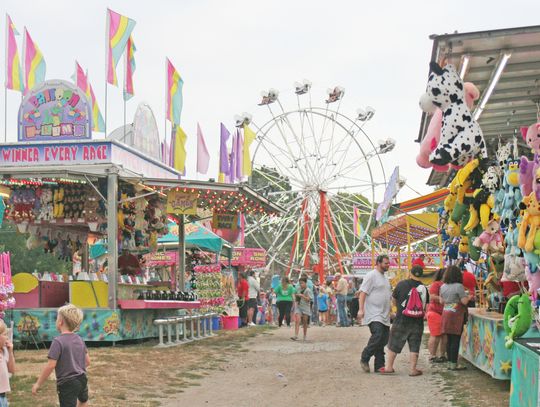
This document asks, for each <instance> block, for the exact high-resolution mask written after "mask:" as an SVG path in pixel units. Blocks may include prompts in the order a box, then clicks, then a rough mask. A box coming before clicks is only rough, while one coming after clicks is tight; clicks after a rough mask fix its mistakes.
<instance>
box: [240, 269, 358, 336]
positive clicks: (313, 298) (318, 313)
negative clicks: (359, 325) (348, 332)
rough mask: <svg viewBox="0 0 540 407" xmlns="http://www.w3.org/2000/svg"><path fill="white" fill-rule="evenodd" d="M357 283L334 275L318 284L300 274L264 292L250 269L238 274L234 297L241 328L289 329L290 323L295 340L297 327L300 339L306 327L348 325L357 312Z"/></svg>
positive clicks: (352, 321) (286, 278)
mask: <svg viewBox="0 0 540 407" xmlns="http://www.w3.org/2000/svg"><path fill="white" fill-rule="evenodd" d="M360 283H361V280H359V279H350V280H347V279H346V278H345V277H344V276H342V275H341V274H340V273H337V274H336V275H334V276H333V277H332V278H331V280H329V281H327V282H325V283H324V282H323V283H322V284H319V282H318V281H316V282H313V280H312V279H311V278H309V276H308V275H306V274H302V275H301V276H300V278H299V280H298V283H297V284H293V283H292V282H291V280H290V279H289V278H288V277H286V276H285V277H283V278H282V279H281V281H280V283H279V284H278V285H277V286H275V287H272V288H270V289H269V290H268V291H267V292H265V291H263V290H261V287H260V284H259V282H258V281H257V279H256V278H255V273H254V271H253V270H249V271H247V272H240V273H239V274H238V285H237V294H238V298H239V300H238V307H239V317H240V320H241V326H255V325H256V324H257V323H270V324H275V325H278V326H279V327H282V326H288V327H290V326H291V324H292V323H294V326H295V335H294V336H293V337H292V338H291V339H293V340H297V339H298V332H299V327H300V325H301V326H303V327H304V339H305V337H306V330H307V326H309V325H310V324H316V325H319V326H327V325H336V326H338V327H348V326H352V325H354V323H355V321H356V314H357V312H358V309H359V302H358V301H359V298H358V297H359V295H360V291H359V287H360ZM308 298H309V299H308Z"/></svg>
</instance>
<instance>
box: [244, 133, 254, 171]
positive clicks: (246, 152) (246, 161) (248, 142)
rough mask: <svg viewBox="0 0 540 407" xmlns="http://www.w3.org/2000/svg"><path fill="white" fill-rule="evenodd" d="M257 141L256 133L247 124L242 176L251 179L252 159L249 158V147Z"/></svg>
mask: <svg viewBox="0 0 540 407" xmlns="http://www.w3.org/2000/svg"><path fill="white" fill-rule="evenodd" d="M254 140H255V133H254V132H253V130H251V129H250V128H249V127H248V126H247V124H244V151H243V152H244V154H243V157H242V175H244V176H245V177H249V176H250V175H251V158H250V156H249V146H251V143H253V141H254Z"/></svg>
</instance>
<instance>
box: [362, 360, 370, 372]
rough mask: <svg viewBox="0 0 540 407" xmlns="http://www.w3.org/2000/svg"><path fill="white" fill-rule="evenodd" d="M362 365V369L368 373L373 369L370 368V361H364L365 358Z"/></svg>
mask: <svg viewBox="0 0 540 407" xmlns="http://www.w3.org/2000/svg"><path fill="white" fill-rule="evenodd" d="M360 367H361V368H362V370H363V371H364V372H366V373H369V372H370V371H371V369H370V368H369V363H368V362H364V361H363V360H361V361H360Z"/></svg>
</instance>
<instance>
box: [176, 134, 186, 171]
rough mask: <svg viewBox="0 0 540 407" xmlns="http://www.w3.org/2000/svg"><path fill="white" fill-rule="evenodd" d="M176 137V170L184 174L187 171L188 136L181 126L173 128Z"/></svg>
mask: <svg viewBox="0 0 540 407" xmlns="http://www.w3.org/2000/svg"><path fill="white" fill-rule="evenodd" d="M173 132H174V134H173V137H174V157H173V159H174V166H173V167H174V169H175V170H177V171H178V172H181V173H182V174H184V173H185V171H186V140H187V135H186V133H185V132H184V130H182V128H181V127H180V126H179V125H176V126H174V128H173Z"/></svg>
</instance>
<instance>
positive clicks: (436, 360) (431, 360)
mask: <svg viewBox="0 0 540 407" xmlns="http://www.w3.org/2000/svg"><path fill="white" fill-rule="evenodd" d="M438 360H439V358H438V357H437V356H430V358H429V361H430V362H431V363H437V362H438Z"/></svg>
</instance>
